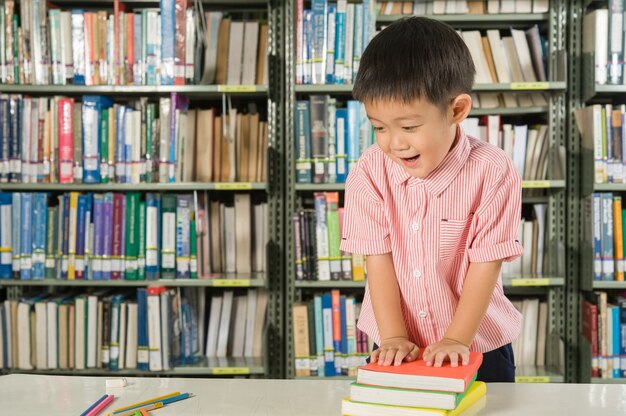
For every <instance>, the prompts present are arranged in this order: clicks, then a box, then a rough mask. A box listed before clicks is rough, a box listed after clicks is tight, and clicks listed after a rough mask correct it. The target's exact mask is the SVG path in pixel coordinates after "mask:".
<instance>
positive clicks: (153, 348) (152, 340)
mask: <svg viewBox="0 0 626 416" xmlns="http://www.w3.org/2000/svg"><path fill="white" fill-rule="evenodd" d="M148 349H149V351H150V358H149V360H150V371H161V370H163V363H162V357H161V306H160V299H159V296H158V295H148Z"/></svg>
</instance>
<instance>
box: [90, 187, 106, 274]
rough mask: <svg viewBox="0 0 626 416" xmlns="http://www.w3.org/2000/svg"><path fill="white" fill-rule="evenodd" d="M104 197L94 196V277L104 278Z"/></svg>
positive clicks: (100, 195)
mask: <svg viewBox="0 0 626 416" xmlns="http://www.w3.org/2000/svg"><path fill="white" fill-rule="evenodd" d="M103 230H104V197H103V195H102V194H95V195H94V196H93V253H92V255H93V261H92V267H91V269H92V278H93V280H102V255H103V252H104V250H103V248H104V247H103V246H104V241H103V239H104V236H103V235H102V234H103Z"/></svg>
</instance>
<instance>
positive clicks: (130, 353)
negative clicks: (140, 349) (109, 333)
mask: <svg viewBox="0 0 626 416" xmlns="http://www.w3.org/2000/svg"><path fill="white" fill-rule="evenodd" d="M124 305H126V309H127V312H126V315H127V318H128V319H127V320H126V361H125V363H124V367H125V368H128V369H133V370H134V369H136V368H137V330H138V328H137V312H138V309H137V303H136V302H125V303H122V305H121V306H120V308H122V307H124Z"/></svg>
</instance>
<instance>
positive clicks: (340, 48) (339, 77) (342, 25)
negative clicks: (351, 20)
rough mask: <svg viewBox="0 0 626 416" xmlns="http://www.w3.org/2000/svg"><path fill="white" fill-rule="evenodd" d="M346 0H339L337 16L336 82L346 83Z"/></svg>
mask: <svg viewBox="0 0 626 416" xmlns="http://www.w3.org/2000/svg"><path fill="white" fill-rule="evenodd" d="M346 8H347V1H346V0H338V1H337V15H336V16H335V82H336V83H337V84H343V83H344V79H343V78H344V77H343V72H344V71H343V64H344V60H345V55H346Z"/></svg>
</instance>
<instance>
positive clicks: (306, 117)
mask: <svg viewBox="0 0 626 416" xmlns="http://www.w3.org/2000/svg"><path fill="white" fill-rule="evenodd" d="M309 108H310V107H309V101H306V100H299V101H296V114H295V132H296V182H298V183H311V180H312V169H311V127H310V117H311V116H310V110H309Z"/></svg>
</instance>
